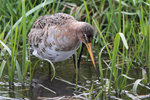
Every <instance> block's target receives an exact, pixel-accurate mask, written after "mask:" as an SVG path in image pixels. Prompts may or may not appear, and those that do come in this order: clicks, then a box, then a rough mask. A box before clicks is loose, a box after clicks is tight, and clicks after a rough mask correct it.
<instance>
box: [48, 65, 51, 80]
mask: <svg viewBox="0 0 150 100" xmlns="http://www.w3.org/2000/svg"><path fill="white" fill-rule="evenodd" d="M48 65H49V73H48V76H49V81H50V80H51V73H52V72H51V64H50V62H48Z"/></svg>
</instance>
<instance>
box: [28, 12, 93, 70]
mask: <svg viewBox="0 0 150 100" xmlns="http://www.w3.org/2000/svg"><path fill="white" fill-rule="evenodd" d="M93 35H94V29H93V27H92V26H91V25H90V24H88V23H86V22H79V21H77V20H76V19H75V18H74V17H72V16H71V15H68V14H64V13H57V14H54V15H45V16H41V17H39V18H38V19H37V20H36V21H35V22H34V24H33V27H32V29H31V31H30V33H29V35H28V38H29V43H30V45H31V47H32V49H33V50H34V51H33V55H35V56H36V57H39V58H40V59H49V60H51V61H52V62H58V61H63V60H66V59H68V58H69V57H70V56H71V55H72V54H74V52H75V48H77V49H78V47H79V45H80V43H81V42H83V43H84V44H85V45H86V47H87V48H88V50H89V53H90V56H91V59H92V62H93V64H94V67H95V62H94V57H93V53H92V48H91V41H92V38H93ZM95 69H96V67H95Z"/></svg>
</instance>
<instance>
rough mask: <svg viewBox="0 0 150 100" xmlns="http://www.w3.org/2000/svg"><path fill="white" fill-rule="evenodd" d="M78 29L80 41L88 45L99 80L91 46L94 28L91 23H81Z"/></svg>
mask: <svg viewBox="0 0 150 100" xmlns="http://www.w3.org/2000/svg"><path fill="white" fill-rule="evenodd" d="M77 27H78V28H77V31H76V34H77V36H78V39H79V40H80V41H81V42H83V43H84V44H85V45H86V47H87V49H88V51H89V54H90V57H91V59H92V62H93V65H94V68H95V71H96V74H97V77H98V79H99V74H98V72H97V68H96V64H95V61H94V56H93V51H92V46H91V42H92V39H93V35H94V28H93V27H92V26H91V25H90V24H89V23H85V22H80V24H79V26H77ZM99 80H100V79H99Z"/></svg>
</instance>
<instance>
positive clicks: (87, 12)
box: [83, 0, 91, 23]
mask: <svg viewBox="0 0 150 100" xmlns="http://www.w3.org/2000/svg"><path fill="white" fill-rule="evenodd" d="M83 2H84V6H85V10H86V14H87V18H88V23H91V21H90V16H89V11H88V8H87V5H86V2H85V0H83Z"/></svg>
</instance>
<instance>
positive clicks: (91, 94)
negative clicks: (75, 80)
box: [88, 83, 94, 100]
mask: <svg viewBox="0 0 150 100" xmlns="http://www.w3.org/2000/svg"><path fill="white" fill-rule="evenodd" d="M93 86H94V83H92V86H91V89H90V93H89V97H88V100H90V98H91V95H92V91H93Z"/></svg>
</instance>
